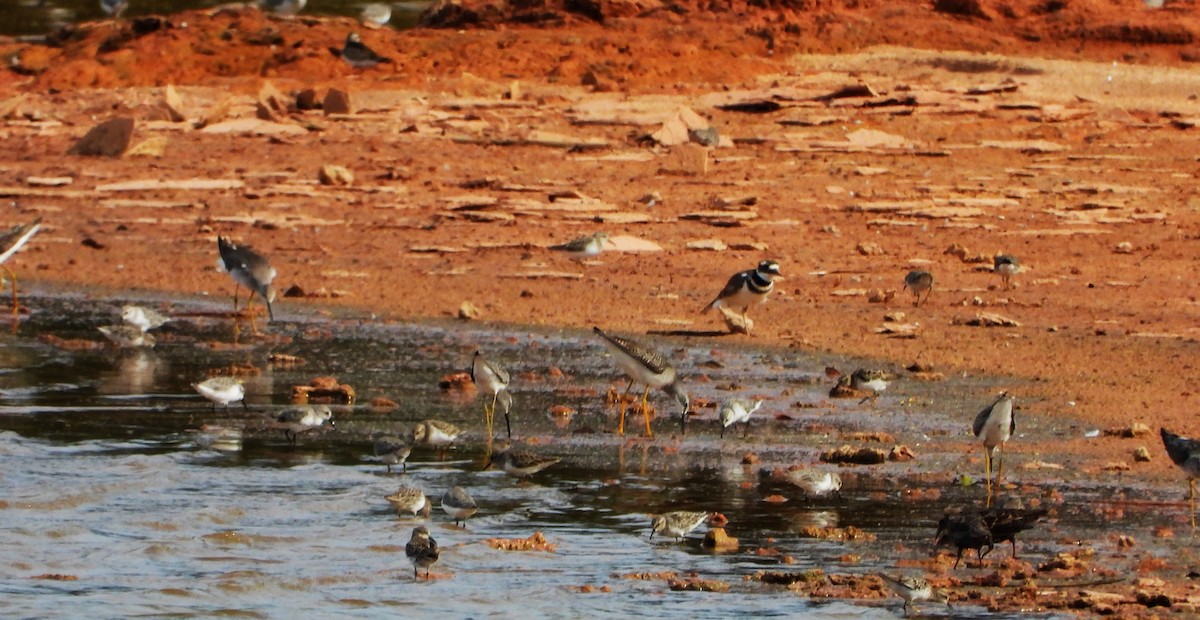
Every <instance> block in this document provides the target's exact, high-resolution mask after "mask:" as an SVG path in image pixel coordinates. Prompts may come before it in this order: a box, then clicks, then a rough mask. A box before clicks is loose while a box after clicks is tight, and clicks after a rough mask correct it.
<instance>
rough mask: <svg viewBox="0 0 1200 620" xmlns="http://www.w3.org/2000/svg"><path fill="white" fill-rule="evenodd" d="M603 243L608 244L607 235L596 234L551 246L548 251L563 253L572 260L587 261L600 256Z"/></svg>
mask: <svg viewBox="0 0 1200 620" xmlns="http://www.w3.org/2000/svg"><path fill="white" fill-rule="evenodd" d="M605 243H608V234H607V233H602V232H598V233H595V234H592V235H587V236H585V237H579V238H577V239H572V240H570V241H568V242H566V243H560V244H558V245H552V246H550V249H551V250H556V251H559V252H565V253H566V254H567V256H569V257H570V258H571V259H572V260H587V259H589V258H595V257H597V256H600V253H601V252H603V251H604V244H605Z"/></svg>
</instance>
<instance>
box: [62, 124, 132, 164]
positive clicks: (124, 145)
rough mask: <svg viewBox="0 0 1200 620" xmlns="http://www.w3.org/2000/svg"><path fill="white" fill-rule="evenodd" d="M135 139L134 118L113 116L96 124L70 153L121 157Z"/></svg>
mask: <svg viewBox="0 0 1200 620" xmlns="http://www.w3.org/2000/svg"><path fill="white" fill-rule="evenodd" d="M132 139H133V119H132V118H127V117H120V118H113V119H109V120H107V121H104V122H103V123H100V124H99V125H96V126H95V127H93V128H92V129H91V131H89V132H87V134H85V135H84V136H83V137H82V138H80V139H79V141H78V142H76V143H75V146H72V147H71V150H69V151H67V153H68V154H70V155H84V156H87V157H120V156H121V155H122V154H124V153H125V150H126V149H128V148H129V142H130V141H131V140H132Z"/></svg>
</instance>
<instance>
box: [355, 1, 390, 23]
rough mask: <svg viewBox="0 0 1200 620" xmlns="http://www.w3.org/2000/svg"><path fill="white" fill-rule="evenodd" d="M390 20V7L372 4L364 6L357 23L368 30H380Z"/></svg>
mask: <svg viewBox="0 0 1200 620" xmlns="http://www.w3.org/2000/svg"><path fill="white" fill-rule="evenodd" d="M391 19H392V5H390V4H383V3H381V2H372V3H370V4H367V5H364V6H363V8H362V11H361V12H360V13H359V14H358V21H360V22H362V25H364V26H366V27H368V28H382V27H384V26H385V25H387V23H388V22H389V21H391Z"/></svg>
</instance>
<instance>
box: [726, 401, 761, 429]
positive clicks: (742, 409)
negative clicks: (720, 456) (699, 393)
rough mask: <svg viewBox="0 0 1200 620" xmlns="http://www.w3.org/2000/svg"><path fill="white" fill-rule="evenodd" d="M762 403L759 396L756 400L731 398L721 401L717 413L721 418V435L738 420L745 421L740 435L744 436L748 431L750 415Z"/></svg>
mask: <svg viewBox="0 0 1200 620" xmlns="http://www.w3.org/2000/svg"><path fill="white" fill-rule="evenodd" d="M762 404H763V401H762V399H761V398H760V399H756V400H748V399H745V398H731V399H729V400H726V401H725V402H723V403H721V409H720V411H718V413H717V415H718V416H719V417H720V419H721V437H722V438H724V437H725V429H727V428H729V427H730V426H733V425H734V424H737V423H738V422H745V423H746V426H745V428H744V429H742V437H745V436H746V434H747V433H749V432H750V415H751V414H752V413H754V412H755V411H758V408H759V407H762Z"/></svg>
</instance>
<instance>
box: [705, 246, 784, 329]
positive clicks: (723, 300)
mask: <svg viewBox="0 0 1200 620" xmlns="http://www.w3.org/2000/svg"><path fill="white" fill-rule="evenodd" d="M782 279H783V276H782V275H780V274H779V263H777V262H775V261H773V260H765V261H762V262H760V263H759V264H758V266H757V267H755V268H754V269H748V270H746V271H741V272H738V273H735V274H733V277H731V278H729V282H727V283H726V284H725V288H723V289H721V292H720V293H717V296H716V297H715V298H714V299H713V300H712V301H710V302H709V303H708V305H706V306H704V309H703V310H701V311H700V312H708V311H709V310H712V309H714V308H720V307H722V306H723V307H726V308H729V309H730V310H739V309H740V312H741V315H742V321H743V323H745V322H746V320H747V319H746V312H747V311H749V310H750V306H752V305H754V304H761V303H766V301H767V297H768V296H770V294H771V291H773V290H775V280H782ZM745 324H748V323H745Z"/></svg>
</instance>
